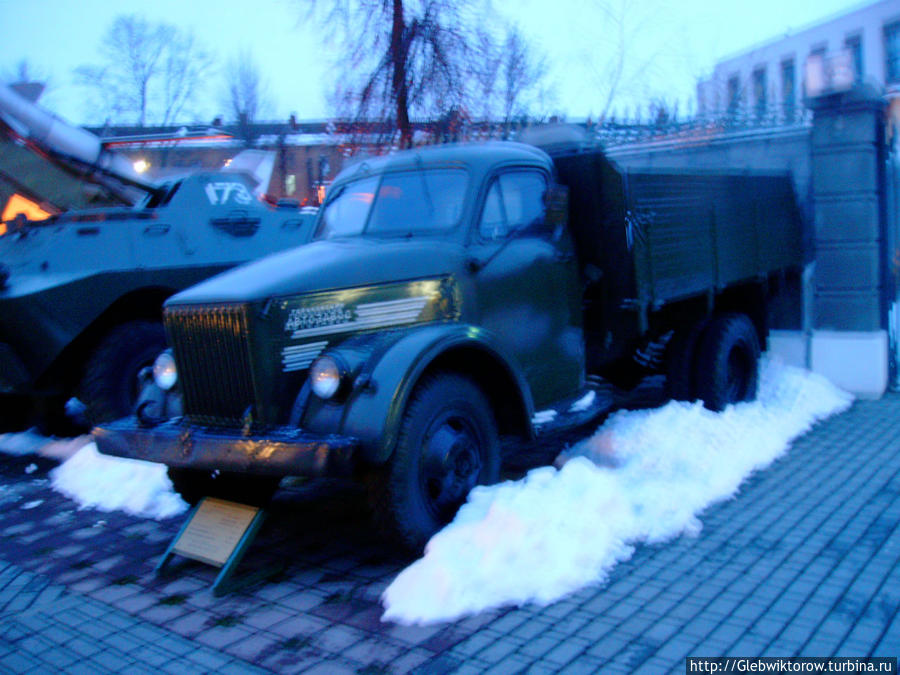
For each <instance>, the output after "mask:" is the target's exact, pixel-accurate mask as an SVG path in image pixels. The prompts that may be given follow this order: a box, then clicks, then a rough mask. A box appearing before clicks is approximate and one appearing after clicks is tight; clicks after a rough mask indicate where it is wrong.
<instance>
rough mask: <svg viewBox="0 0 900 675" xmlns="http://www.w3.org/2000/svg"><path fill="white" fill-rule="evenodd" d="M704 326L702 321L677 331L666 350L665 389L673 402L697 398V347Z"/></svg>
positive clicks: (704, 322)
mask: <svg viewBox="0 0 900 675" xmlns="http://www.w3.org/2000/svg"><path fill="white" fill-rule="evenodd" d="M706 324H707V322H706V319H703V320H702V321H697V322H696V323H693V324H691V325H689V326H686V327H685V328H680V329H678V330H677V331H676V332H675V335H674V336H673V337H672V340H671V342H670V343H669V346H668V349H667V350H666V387H667V389H668V393H669V398H671V399H673V400H675V401H693V400H695V399H696V398H697V386H696V383H695V380H696V372H697V347H698V345H699V343H700V338H701V336H702V335H703V331H704V329H705V328H706Z"/></svg>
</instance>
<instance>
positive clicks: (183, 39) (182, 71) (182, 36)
mask: <svg viewBox="0 0 900 675" xmlns="http://www.w3.org/2000/svg"><path fill="white" fill-rule="evenodd" d="M162 65H163V70H162V76H163V77H162V92H161V94H162V96H161V102H162V113H163V117H162V123H163V124H171V123H172V122H174V121H175V120H176V118H177V117H178V116H179V115H180V114H181V113H182V112H183V111H184V109H185V107H186V106H187V104H188V102H189V101H190V100H191V97H192V96H193V95H194V94H195V92H196V90H197V87H198V85H199V84H200V83H201V82H202V81H203V80H204V79H205V77H206V75H207V74H208V73H209V72H210V71H211V70H212V68H213V58H212V55H211V54H210V53H209V52H207V51H206V50H205V49H203V47H202V46H201V45H200V44H199V43H198V42H197V40H196V38H195V37H194V34H193V32H190V31H189V32H181V31H176V32H175V33H174V34H173V35H172V39H171V42H170V43H169V45H168V47H167V48H166V50H165V52H164V54H163V64H162Z"/></svg>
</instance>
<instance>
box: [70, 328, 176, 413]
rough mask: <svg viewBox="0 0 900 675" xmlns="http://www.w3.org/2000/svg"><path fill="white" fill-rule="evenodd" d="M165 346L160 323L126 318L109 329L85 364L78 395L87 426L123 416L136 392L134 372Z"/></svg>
mask: <svg viewBox="0 0 900 675" xmlns="http://www.w3.org/2000/svg"><path fill="white" fill-rule="evenodd" d="M165 348H166V334H165V331H164V330H163V327H162V324H160V323H156V322H153V321H129V322H128V323H123V324H122V325H120V326H116V327H115V328H114V329H112V330H111V331H110V332H109V333H108V334H107V335H106V336H105V337H104V338H103V339H102V340H101V341H100V343H99V344H98V345H97V348H96V349H95V350H94V352H93V354H91V356H90V358H89V359H88V360H87V363H86V364H85V372H84V377H83V378H82V381H81V385H80V387H79V391H78V398H80V399H81V402H82V403H84V405H85V407H86V411H85V415H86V417H87V420H88V423H89V424H91V425H94V424H98V423H100V422H108V421H110V420H114V419H118V418H120V417H126V416H128V415H130V414H131V413H132V412H133V408H134V404H135V402H136V401H137V395H138V373H139V372H140V371H141V369H142V368H144V367H145V366H149V365H152V364H153V361H154V360H155V359H156V357H157V356H159V353H160V352H161V351H163V350H164V349H165Z"/></svg>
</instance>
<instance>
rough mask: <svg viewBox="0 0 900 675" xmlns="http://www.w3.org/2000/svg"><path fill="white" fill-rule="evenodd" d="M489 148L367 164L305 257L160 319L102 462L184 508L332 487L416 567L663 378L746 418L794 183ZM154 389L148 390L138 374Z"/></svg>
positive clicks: (193, 299)
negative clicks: (456, 519)
mask: <svg viewBox="0 0 900 675" xmlns="http://www.w3.org/2000/svg"><path fill="white" fill-rule="evenodd" d="M548 149H549V151H551V152H552V155H553V156H552V158H551V155H549V154H547V152H545V151H543V150H541V149H538V148H537V147H534V146H531V145H524V144H518V143H487V144H481V145H458V146H442V147H436V148H428V149H422V150H415V151H408V152H401V153H397V154H395V155H392V156H389V157H384V158H380V159H372V160H366V161H365V162H363V163H360V164H357V165H355V166H354V167H351V168H348V169H345V170H344V171H343V172H342V173H341V174H340V176H338V178H337V179H336V181H335V183H334V185H333V187H332V189H331V192H330V195H329V197H328V200H327V201H326V203H325V204H324V206H323V207H322V209H321V212H320V213H319V216H318V223H317V227H316V234H315V236H314V241H312V242H311V243H309V244H307V245H305V246H302V247H299V248H296V249H294V250H291V251H287V252H283V253H279V254H276V255H273V256H270V257H268V258H265V259H264V260H261V261H258V262H256V263H253V264H250V265H246V266H243V267H241V268H238V269H236V270H233V271H231V272H228V273H226V274H223V275H220V276H218V277H215V278H213V279H210V280H208V281H205V282H203V283H201V284H199V285H197V286H194V287H193V288H191V289H188V290H186V291H183V292H181V293H179V294H177V295H175V296H174V297H172V298H170V299H169V300H168V301H167V302H166V307H165V325H166V334H167V337H168V341H169V345H170V347H171V350H170V351H166V352H164V353H163V354H162V355H161V356H160V357H159V358H158V359H157V361H156V363H155V366H154V378H155V384H148V386H146V387H145V389H144V392H143V394H142V397H141V401H140V402H139V404H138V407H137V410H136V416H133V417H130V418H127V419H123V420H119V421H117V422H114V423H109V424H105V425H101V426H100V427H98V428H96V429H94V435H95V438H96V441H97V446H98V448H99V449H100V451H101V452H104V453H107V454H110V455H117V456H122V457H133V458H140V459H146V460H151V461H154V462H161V463H163V464H166V465H168V466H169V475H170V476H171V478H172V480H173V483H174V485H175V487H176V489H177V490H179V491H180V492H181V494H182V495H183V496H185V498H186V499H187V500H188V501H192V502H196V501H197V500H198V499H199V498H201V497H202V496H203V495H208V494H216V495H219V496H225V497H228V498H231V499H234V500H237V501H242V500H243V501H252V500H257V499H264V498H265V497H267V496H269V495H270V494H271V492H272V490H273V489H275V487H276V486H277V484H278V481H279V479H280V478H281V477H283V476H287V475H304V476H312V475H323V474H331V473H345V474H353V475H356V476H359V477H360V478H361V479H362V480H364V481H365V482H366V484H367V485H368V489H369V491H370V495H371V501H372V505H373V508H374V514H375V517H376V519H377V520H378V522H379V523H380V525H381V526H383V528H384V529H385V530H386V531H387V532H388V533H389V534H391V535H393V536H395V537H396V538H397V539H398V540H399V542H400V543H402V544H403V545H405V546H406V547H408V548H410V549H412V550H419V549H421V548H422V547H423V546H424V544H425V543H426V541H427V540H428V538H429V537H430V536H431V535H432V534H433V533H434V532H435V531H436V530H437V529H438V528H439V527H441V526H442V525H443V524H444V523H446V522H448V520H450V519H451V518H452V516H453V514H454V513H455V511H456V510H457V508H458V507H459V506H460V504H461V503H462V502H463V501H464V500H465V498H466V495H467V494H468V492H469V490H470V489H471V488H472V487H473V486H475V485H477V484H483V483H491V482H493V481H496V480H497V479H498V475H499V469H500V462H501V451H500V448H501V439H503V440H507V439H509V440H510V441H512V442H511V443H509V444H504V446H505V447H513V448H514V447H515V446H516V444H517V442H526V441H528V440H531V439H534V438H535V437H536V436H539V435H541V434H547V433H553V432H555V431H559V430H561V429H565V428H568V427H572V426H574V425H580V424H583V423H584V422H585V421H587V420H589V419H591V418H593V417H594V416H596V415H598V414H599V413H601V412H603V411H606V410H608V409H609V406H610V397H609V395H604V394H603V393H602V392H603V391H608V390H609V389H608V387H602V386H598V383H602V379H603V378H607V379H612V380H613V381H614V382H618V383H621V384H626V383H633V382H635V381H636V380H637V379H638V378H640V377H641V376H643V375H646V374H650V373H660V372H664V373H667V374H668V375H669V377H670V381H671V388H672V393H673V395H675V396H677V397H680V398H691V399H693V398H702V399H704V400H705V401H706V403H707V405H708V406H709V407H711V408H716V409H718V408H722V407H724V406H725V405H727V404H729V403H731V402H735V401H742V400H745V399H749V398H752V397H753V396H755V390H756V382H757V360H758V356H759V352H760V345H761V344H763V341H764V340H765V338H766V329H767V314H768V306H769V302H770V300H771V299H772V294H773V292H774V291H775V290H776V289H778V288H779V287H780V281H779V280H780V279H782V278H783V277H784V275H785V274H787V273H788V272H789V271H790V270H791V269H794V268H796V267H797V266H798V265H799V263H800V249H801V243H800V222H799V219H798V210H797V207H796V203H795V199H794V194H793V189H792V184H791V180H790V177H789V176H786V175H778V176H762V175H747V174H741V175H730V174H726V173H722V174H704V175H688V174H669V175H665V174H659V173H638V172H624V171H621V170H619V169H618V168H617V167H616V166H615V165H613V164H612V163H610V162H609V161H608V160H607V159H606V158H605V157H604V155H603V154H602V152H600V151H599V150H598V149H596V148H593V147H582V146H580V145H579V144H574V145H573V144H561V145H556V146H548ZM146 377H147V378H148V379H149V375H147V376H146Z"/></svg>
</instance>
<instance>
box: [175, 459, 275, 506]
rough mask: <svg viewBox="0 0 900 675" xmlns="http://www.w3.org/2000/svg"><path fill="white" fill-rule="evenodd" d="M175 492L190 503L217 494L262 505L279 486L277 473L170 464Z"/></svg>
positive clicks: (224, 497) (242, 502)
mask: <svg viewBox="0 0 900 675" xmlns="http://www.w3.org/2000/svg"><path fill="white" fill-rule="evenodd" d="M167 473H168V474H169V480H171V481H172V486H173V487H174V488H175V492H177V493H178V494H179V495H181V498H182V499H183V500H184V501H186V502H187V503H188V504H190V505H191V506H194V505H195V504H197V503H198V502H199V501H200V500H201V499H203V498H204V497H218V498H219V499H227V500H229V501H233V502H239V503H241V504H248V505H250V506H265V505H266V504H268V503H269V502H270V501H271V499H272V497H273V496H274V494H275V492H276V490H278V484H279V483H280V482H281V479H280V478H278V477H276V476H254V475H248V474H242V473H233V472H229V471H199V470H197V469H179V468H175V467H169V468H168V471H167Z"/></svg>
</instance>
